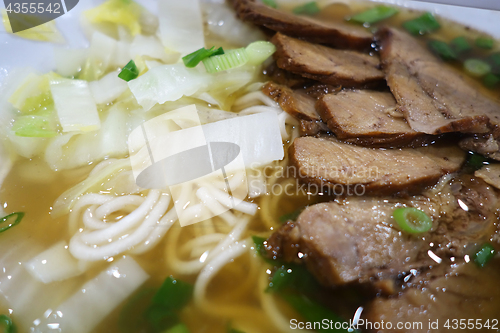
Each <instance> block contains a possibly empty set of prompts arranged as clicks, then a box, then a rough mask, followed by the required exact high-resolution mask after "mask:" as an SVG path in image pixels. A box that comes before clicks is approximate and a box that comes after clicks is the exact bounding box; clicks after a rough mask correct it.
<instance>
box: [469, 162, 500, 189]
mask: <svg viewBox="0 0 500 333" xmlns="http://www.w3.org/2000/svg"><path fill="white" fill-rule="evenodd" d="M474 175H475V176H476V177H479V178H481V179H482V180H484V181H485V182H487V183H488V184H490V185H493V186H494V187H496V188H497V189H500V164H491V165H485V166H484V167H482V168H481V169H479V170H477V171H476V172H475V173H474Z"/></svg>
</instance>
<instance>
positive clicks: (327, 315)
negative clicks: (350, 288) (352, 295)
mask: <svg viewBox="0 0 500 333" xmlns="http://www.w3.org/2000/svg"><path fill="white" fill-rule="evenodd" d="M281 297H282V298H283V299H284V300H285V301H286V302H287V303H289V304H290V305H291V306H292V308H294V309H295V311H297V312H298V313H300V314H301V315H302V316H303V317H304V319H305V320H306V321H310V322H321V321H322V320H324V319H328V321H332V322H334V323H336V322H341V323H342V322H345V320H343V319H342V318H341V317H339V316H338V315H336V314H335V313H333V312H332V311H330V310H329V309H327V308H326V307H324V306H323V305H321V304H319V303H317V302H315V301H313V300H311V299H310V298H309V297H307V296H305V295H298V294H283V295H281ZM330 331H332V332H353V330H352V329H335V328H332V330H330Z"/></svg>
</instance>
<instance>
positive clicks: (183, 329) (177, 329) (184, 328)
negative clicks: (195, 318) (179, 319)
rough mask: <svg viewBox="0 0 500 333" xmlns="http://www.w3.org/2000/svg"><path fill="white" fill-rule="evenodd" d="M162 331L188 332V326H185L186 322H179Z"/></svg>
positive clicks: (173, 332)
mask: <svg viewBox="0 0 500 333" xmlns="http://www.w3.org/2000/svg"><path fill="white" fill-rule="evenodd" d="M163 333H189V328H187V326H186V324H184V323H179V324H177V325H175V326H172V327H170V328H169V329H167V330H166V331H164V332H163Z"/></svg>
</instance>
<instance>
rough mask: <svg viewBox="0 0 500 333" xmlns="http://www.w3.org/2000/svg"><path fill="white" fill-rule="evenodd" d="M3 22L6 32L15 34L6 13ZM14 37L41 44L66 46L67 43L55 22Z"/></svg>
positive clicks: (20, 32) (18, 33)
mask: <svg viewBox="0 0 500 333" xmlns="http://www.w3.org/2000/svg"><path fill="white" fill-rule="evenodd" d="M25 17H28V16H25ZM2 21H3V26H4V27H5V31H7V32H8V33H13V32H12V27H11V26H10V21H9V17H8V16H7V12H6V11H2ZM14 35H16V36H19V37H22V38H26V39H31V40H36V41H41V42H52V43H60V44H64V43H65V42H66V40H65V39H64V36H63V35H62V34H61V33H60V32H59V30H57V27H56V22H55V21H54V20H53V21H49V22H47V23H44V24H40V25H37V26H36V27H33V28H30V29H26V30H23V31H19V32H16V33H15V34H14Z"/></svg>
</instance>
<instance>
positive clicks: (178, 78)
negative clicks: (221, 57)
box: [128, 63, 210, 111]
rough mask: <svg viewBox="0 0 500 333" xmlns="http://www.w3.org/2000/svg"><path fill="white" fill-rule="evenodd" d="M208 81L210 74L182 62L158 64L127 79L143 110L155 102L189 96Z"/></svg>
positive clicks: (146, 109)
mask: <svg viewBox="0 0 500 333" xmlns="http://www.w3.org/2000/svg"><path fill="white" fill-rule="evenodd" d="M209 82H210V76H209V75H208V74H206V73H201V72H199V71H198V70H197V69H192V68H186V67H185V66H184V64H181V63H179V64H174V65H165V66H158V67H155V68H152V69H150V70H149V71H148V72H146V73H145V74H144V75H142V76H140V77H138V78H137V79H135V80H132V81H129V82H128V86H129V88H130V91H131V92H132V94H134V96H135V98H136V99H137V102H138V103H139V104H140V105H141V106H142V107H143V108H144V110H145V111H148V110H149V109H151V108H152V107H153V106H154V105H155V104H157V103H158V104H163V103H165V102H167V101H176V100H178V99H179V98H181V97H182V96H184V95H185V96H190V95H192V94H194V93H196V92H197V91H198V90H200V89H201V88H203V87H205V86H206V85H207V84H208V83H209Z"/></svg>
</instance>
